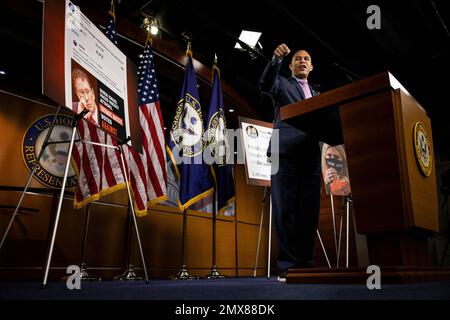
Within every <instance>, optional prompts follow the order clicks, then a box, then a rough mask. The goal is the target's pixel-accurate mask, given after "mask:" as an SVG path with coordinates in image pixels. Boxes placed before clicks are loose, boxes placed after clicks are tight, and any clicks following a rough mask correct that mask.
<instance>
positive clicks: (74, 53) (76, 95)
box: [42, 0, 141, 150]
mask: <svg viewBox="0 0 450 320" xmlns="http://www.w3.org/2000/svg"><path fill="white" fill-rule="evenodd" d="M42 86H43V87H42V92H43V94H44V95H46V96H48V97H49V98H51V99H52V100H54V101H55V102H57V103H58V104H60V105H62V106H65V107H66V108H67V109H69V110H71V111H72V112H73V113H76V114H78V113H80V112H81V111H83V110H84V109H87V110H88V111H89V112H88V113H87V114H86V115H85V116H84V118H85V119H86V120H87V121H89V122H91V123H93V124H95V125H96V126H98V127H99V128H101V129H102V130H104V131H105V132H107V133H108V134H110V135H112V136H114V137H116V138H118V139H119V141H125V140H127V138H128V137H131V141H130V142H129V143H128V144H129V145H133V147H134V148H135V149H137V150H140V148H141V139H140V130H139V128H138V125H136V124H138V123H139V121H136V120H137V119H138V117H139V114H138V108H137V106H138V101H137V79H136V67H135V65H134V64H133V63H132V62H131V60H130V59H128V58H127V56H126V55H125V54H124V53H123V52H122V51H121V50H120V49H119V48H118V47H117V46H116V45H115V44H114V43H113V42H111V40H110V39H109V38H108V37H107V36H106V35H105V34H104V33H103V31H102V30H100V29H99V28H97V27H96V25H95V24H94V23H93V22H92V21H90V20H89V19H88V17H87V16H85V15H84V14H83V12H82V11H81V10H80V8H79V7H78V6H76V5H75V4H73V3H72V2H71V1H70V0H65V1H58V0H46V1H45V2H44V29H43V81H42ZM134 126H136V128H134Z"/></svg>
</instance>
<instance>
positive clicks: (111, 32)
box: [105, 0, 117, 46]
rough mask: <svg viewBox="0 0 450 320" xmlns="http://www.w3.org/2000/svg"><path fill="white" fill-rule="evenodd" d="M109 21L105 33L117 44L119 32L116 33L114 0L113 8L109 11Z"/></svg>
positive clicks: (112, 1) (112, 0) (112, 2)
mask: <svg viewBox="0 0 450 320" xmlns="http://www.w3.org/2000/svg"><path fill="white" fill-rule="evenodd" d="M108 14H109V21H108V26H107V27H106V31H105V34H106V36H107V37H108V38H109V40H111V41H112V42H113V43H114V44H115V45H116V46H117V34H116V7H115V5H114V0H111V10H109V11H108Z"/></svg>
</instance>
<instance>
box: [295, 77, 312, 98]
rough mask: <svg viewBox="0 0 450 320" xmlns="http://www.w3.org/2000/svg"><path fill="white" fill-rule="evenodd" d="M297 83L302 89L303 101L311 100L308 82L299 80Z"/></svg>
mask: <svg viewBox="0 0 450 320" xmlns="http://www.w3.org/2000/svg"><path fill="white" fill-rule="evenodd" d="M298 83H299V84H300V86H301V87H302V90H303V93H304V94H305V99H308V98H311V97H312V95H311V90H310V89H309V86H308V81H306V80H302V79H299V80H298Z"/></svg>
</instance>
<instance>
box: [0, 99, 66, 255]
mask: <svg viewBox="0 0 450 320" xmlns="http://www.w3.org/2000/svg"><path fill="white" fill-rule="evenodd" d="M60 111H61V105H60V104H59V105H58V109H57V110H56V113H55V116H54V118H53V121H52V124H51V125H50V128H49V129H48V131H47V134H46V136H45V139H44V142H43V143H42V147H41V151H40V152H39V154H38V156H37V159H36V162H35V164H34V166H33V169H32V170H31V171H30V175H29V176H28V180H27V183H26V184H25V188H24V189H23V191H22V194H21V196H20V199H19V202H18V203H17V206H16V208H15V209H14V213H13V214H12V216H11V220H9V223H8V226H7V227H6V230H5V233H4V234H3V237H2V241H1V242H0V251H1V250H2V247H3V244H4V243H5V240H6V237H7V236H8V233H9V230H10V229H11V227H12V224H13V222H14V220H15V218H16V216H17V214H18V212H19V210H20V205H21V204H22V202H23V198H24V197H25V194H26V193H27V190H28V187H29V186H30V184H31V179H32V178H33V175H34V172H35V171H36V169H37V168H38V164H39V162H40V161H41V158H42V155H43V154H44V151H45V148H47V146H48V144H49V143H48V141H49V140H50V135H51V134H52V132H53V128H54V127H55V123H56V119H57V118H58V116H59V113H60ZM69 158H70V156H69Z"/></svg>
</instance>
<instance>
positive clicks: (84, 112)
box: [74, 108, 89, 121]
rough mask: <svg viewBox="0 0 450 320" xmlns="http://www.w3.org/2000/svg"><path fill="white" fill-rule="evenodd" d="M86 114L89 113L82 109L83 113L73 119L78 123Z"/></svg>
mask: <svg viewBox="0 0 450 320" xmlns="http://www.w3.org/2000/svg"><path fill="white" fill-rule="evenodd" d="M88 113H89V110H88V109H86V108H84V109H83V111H81V112H80V113H79V114H77V115H76V116H75V117H74V118H75V120H76V121H80V120H81V118H83V117H84V116H85V115H87V114H88Z"/></svg>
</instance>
